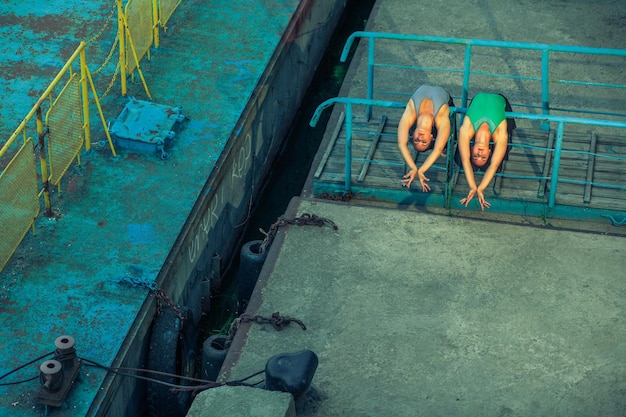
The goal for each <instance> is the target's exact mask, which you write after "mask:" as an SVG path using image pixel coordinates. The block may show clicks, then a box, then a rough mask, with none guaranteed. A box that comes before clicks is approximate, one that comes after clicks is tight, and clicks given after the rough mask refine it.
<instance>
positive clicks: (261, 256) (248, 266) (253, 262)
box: [238, 240, 267, 314]
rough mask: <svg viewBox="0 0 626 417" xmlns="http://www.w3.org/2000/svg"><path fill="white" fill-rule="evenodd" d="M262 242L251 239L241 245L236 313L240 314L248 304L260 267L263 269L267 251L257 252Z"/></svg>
mask: <svg viewBox="0 0 626 417" xmlns="http://www.w3.org/2000/svg"><path fill="white" fill-rule="evenodd" d="M262 243H263V241H262V240H253V241H251V242H248V243H246V244H244V245H243V246H242V247H241V252H240V254H239V273H238V284H239V297H238V301H239V307H238V314H242V313H243V312H244V311H245V309H246V307H247V306H248V301H250V296H251V295H252V292H253V291H254V286H255V285H256V282H257V280H258V278H259V275H260V274H261V269H263V264H264V263H265V258H267V252H264V253H259V251H260V247H261V244H262Z"/></svg>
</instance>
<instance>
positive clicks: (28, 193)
mask: <svg viewBox="0 0 626 417" xmlns="http://www.w3.org/2000/svg"><path fill="white" fill-rule="evenodd" d="M37 194H38V193H37V170H36V167H35V155H34V151H33V140H32V139H27V140H26V141H25V142H24V145H22V147H21V148H20V150H19V151H18V152H17V154H16V155H15V157H14V158H13V159H12V160H11V162H10V163H9V164H8V165H7V167H6V169H5V170H4V172H3V173H2V175H0V195H2V196H3V198H4V199H5V201H10V202H11V204H3V205H2V208H1V209H0V236H2V238H1V239H0V270H2V269H3V268H4V266H5V265H6V264H7V262H8V261H9V259H10V258H11V256H12V255H13V252H15V249H17V247H18V246H19V244H20V242H21V241H22V239H23V238H24V236H25V235H26V232H28V229H29V228H30V227H31V226H32V224H33V223H34V221H35V218H36V217H37V215H38V214H39V197H38V195H37Z"/></svg>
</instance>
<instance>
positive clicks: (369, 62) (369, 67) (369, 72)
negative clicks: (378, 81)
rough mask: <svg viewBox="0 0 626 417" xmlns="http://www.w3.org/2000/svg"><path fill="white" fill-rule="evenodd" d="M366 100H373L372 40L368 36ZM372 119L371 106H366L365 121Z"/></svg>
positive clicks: (373, 57) (373, 56)
mask: <svg viewBox="0 0 626 417" xmlns="http://www.w3.org/2000/svg"><path fill="white" fill-rule="evenodd" d="M367 46H368V50H367V99H368V100H373V99H374V59H375V54H374V38H373V37H372V36H370V37H369V38H368V41H367ZM371 118H372V106H371V105H369V104H368V105H367V108H366V110H365V120H367V121H368V122H369V121H370V119H371Z"/></svg>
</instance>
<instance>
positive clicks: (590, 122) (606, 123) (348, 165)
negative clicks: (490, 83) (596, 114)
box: [309, 97, 626, 210]
mask: <svg viewBox="0 0 626 417" xmlns="http://www.w3.org/2000/svg"><path fill="white" fill-rule="evenodd" d="M338 103H339V104H344V105H345V106H346V113H345V121H344V123H345V129H346V145H345V147H346V152H345V181H344V190H345V192H346V193H349V192H351V188H352V121H353V120H352V119H353V109H352V108H353V106H354V105H361V106H366V107H368V108H371V107H386V108H404V106H405V103H402V102H394V101H384V100H370V99H363V98H354V97H334V98H331V99H328V100H326V101H324V102H323V103H321V104H320V105H319V106H318V107H317V108H316V109H315V112H314V113H313V116H312V118H311V121H310V122H309V124H310V126H311V127H315V126H316V125H317V122H318V121H319V118H320V116H321V113H322V112H323V111H324V110H325V109H327V108H329V107H331V106H334V105H335V104H338ZM466 110H467V109H466V108H465V107H450V112H451V113H460V114H464V113H465V112H466ZM506 116H507V117H512V118H515V119H518V120H519V119H526V120H530V121H543V122H548V123H555V124H556V125H557V131H556V136H555V144H554V157H553V168H552V175H551V176H550V178H549V179H550V195H549V197H548V209H549V210H551V209H553V208H554V207H555V204H556V194H557V188H558V182H559V168H560V162H561V153H562V151H563V132H564V130H565V125H566V124H577V125H586V126H598V127H607V128H618V129H626V121H617V120H604V119H590V118H584V117H571V116H559V115H549V114H527V113H519V112H507V113H506ZM452 140H456V138H452ZM528 146H529V147H533V146H530V145H528ZM535 148H537V149H540V148H539V147H535ZM620 159H623V160H625V161H626V158H620ZM497 175H498V176H502V177H507V175H506V174H502V173H500V174H497ZM528 178H530V179H538V180H541V179H544V177H541V176H530V177H528ZM585 183H586V184H587V183H588V184H594V183H593V182H585ZM602 185H603V186H605V187H606V186H608V185H607V184H602ZM610 188H616V189H626V185H625V186H610Z"/></svg>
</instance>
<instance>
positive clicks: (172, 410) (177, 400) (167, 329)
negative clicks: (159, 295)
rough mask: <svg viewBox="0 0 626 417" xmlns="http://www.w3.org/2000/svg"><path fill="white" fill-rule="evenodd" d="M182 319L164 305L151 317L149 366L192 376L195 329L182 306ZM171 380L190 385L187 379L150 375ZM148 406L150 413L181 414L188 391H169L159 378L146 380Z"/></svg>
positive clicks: (154, 415)
mask: <svg viewBox="0 0 626 417" xmlns="http://www.w3.org/2000/svg"><path fill="white" fill-rule="evenodd" d="M178 309H179V311H180V314H181V316H182V317H184V318H185V319H184V320H181V319H180V318H179V316H178V315H177V314H176V312H175V311H174V310H173V309H172V308H169V307H165V308H164V309H163V311H161V313H160V314H159V315H157V316H156V317H155V318H154V322H153V324H152V334H151V336H150V349H149V351H148V369H150V370H154V371H159V372H167V373H170V374H176V375H182V376H187V377H193V376H194V370H195V365H194V363H195V357H196V353H195V349H196V331H195V328H194V324H193V318H192V317H190V314H189V312H188V311H187V309H185V308H184V307H178ZM150 377H152V378H154V379H158V380H161V381H164V382H167V383H170V384H176V385H191V384H190V383H189V381H187V380H185V379H181V378H178V377H175V376H166V375H158V374H154V375H150ZM146 389H147V393H146V394H147V395H146V400H147V406H148V411H149V415H150V417H184V416H185V415H186V414H187V410H188V409H189V407H190V406H191V401H192V396H191V392H190V391H176V392H172V391H171V387H169V386H167V385H164V384H160V383H158V382H148V383H147V387H146Z"/></svg>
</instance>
